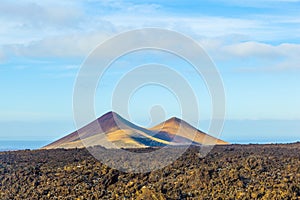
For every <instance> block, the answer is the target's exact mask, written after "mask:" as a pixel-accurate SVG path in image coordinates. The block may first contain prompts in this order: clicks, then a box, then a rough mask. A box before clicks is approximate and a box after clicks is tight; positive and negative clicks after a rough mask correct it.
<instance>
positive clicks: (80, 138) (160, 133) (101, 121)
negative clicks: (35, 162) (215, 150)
mask: <svg viewBox="0 0 300 200" xmlns="http://www.w3.org/2000/svg"><path fill="white" fill-rule="evenodd" d="M190 144H193V145H214V144H217V145H225V144H229V143H228V142H225V141H223V140H220V139H217V138H215V137H213V136H210V135H208V134H206V133H204V132H202V131H200V130H198V129H196V128H195V127H193V126H192V125H190V124H188V123H187V122H185V121H184V120H182V119H179V118H176V117H173V118H171V119H169V120H167V121H165V122H162V123H160V124H158V125H156V126H154V127H152V128H149V129H147V128H143V127H140V126H137V125H135V124H133V123H131V122H130V121H128V120H126V119H124V118H123V117H121V116H120V115H119V114H117V113H115V112H108V113H106V114H104V115H103V116H101V117H99V118H98V119H96V120H95V121H93V122H91V123H89V124H88V125H86V126H84V127H83V128H81V129H79V130H77V131H74V132H73V133H71V134H69V135H67V136H65V137H63V138H61V139H59V140H57V141H55V142H52V143H51V144H48V145H47V146H45V147H43V149H57V148H65V149H69V148H84V147H92V146H97V145H100V146H102V147H105V148H146V147H162V146H166V145H170V146H178V145H190Z"/></svg>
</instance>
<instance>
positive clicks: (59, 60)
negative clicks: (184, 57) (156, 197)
mask: <svg viewBox="0 0 300 200" xmlns="http://www.w3.org/2000/svg"><path fill="white" fill-rule="evenodd" d="M299 10H300V1H298V0H262V1H257V0H252V1H250V0H248V1H237V0H229V1H225V0H211V1H179V0H175V1H174V0H172V1H170V0H167V1H118V0H103V1H97V0H90V1H76V2H75V1H47V0H46V1H42V2H41V1H23V0H21V1H16V2H13V1H5V0H4V1H2V2H1V5H0V23H1V26H0V83H1V84H0V89H1V93H2V95H1V104H0V110H1V112H0V124H1V126H0V140H24V139H28V140H32V139H37V140H54V139H57V138H59V137H61V136H63V135H65V134H67V133H69V132H71V131H73V130H75V126H74V123H73V115H72V114H73V111H72V93H73V86H74V82H75V79H76V75H77V73H78V71H79V68H80V65H81V64H82V62H83V61H84V59H85V58H86V56H87V55H88V54H89V52H91V51H92V50H93V49H94V48H95V47H96V46H97V45H98V44H99V43H101V42H103V41H105V40H106V39H108V38H110V37H112V36H113V35H115V34H118V33H121V32H124V31H127V30H131V29H136V28H144V27H159V28H167V29H170V30H174V31H178V32H181V33H183V34H185V35H187V36H189V37H192V38H193V39H194V40H196V41H197V42H198V43H199V44H200V45H201V46H202V47H203V48H204V49H205V50H206V51H207V53H208V54H209V56H210V57H211V58H212V59H213V61H214V62H215V64H216V66H217V68H218V70H219V72H220V74H221V76H222V78H223V82H224V87H225V91H226V97H227V102H226V108H227V109H226V120H227V123H226V124H225V127H224V131H223V133H222V138H224V139H227V140H230V141H232V142H240V141H250V142H264V141H267V142H272V141H273V142H276V141H283V142H285V141H287V142H288V141H295V140H300V138H299V134H300V126H299V124H300V123H299V122H300V109H299V108H300V89H299V86H300V78H299V77H300V59H299V55H300V14H299ZM150 55H151V54H150ZM160 56H161V55H158V56H150V57H151V59H149V56H148V58H146V57H143V56H141V55H133V56H131V57H130V56H129V57H127V58H124V59H123V60H122V59H120V60H119V61H118V62H116V63H115V64H114V65H112V68H111V71H110V73H111V74H108V76H107V80H106V87H104V88H103V90H101V87H100V86H99V90H98V93H99V94H98V95H97V96H96V102H97V103H96V105H95V107H96V110H97V114H98V115H99V116H100V115H101V114H103V113H104V112H106V111H107V110H109V106H108V103H105V102H107V101H109V94H110V92H111V91H110V90H111V88H112V86H113V85H114V84H115V82H114V81H116V80H117V78H118V77H119V76H121V75H122V69H124V67H126V66H127V67H128V66H129V65H130V66H136V65H138V64H143V63H144V62H149V61H151V62H155V61H156V62H158V61H162V59H161V58H160ZM137 57H138V58H139V59H137V60H136V58H137ZM163 63H165V64H169V65H172V66H174V68H176V69H177V70H179V71H180V72H182V73H185V70H183V69H186V68H187V67H189V66H186V65H185V64H184V63H182V62H180V61H178V60H176V59H175V58H173V57H167V58H164V62H163ZM113 74H116V75H115V76H114V75H113ZM185 77H186V78H187V79H189V80H190V82H191V85H192V86H193V88H194V89H195V90H196V91H197V92H198V94H201V95H200V98H201V101H199V106H200V108H202V110H203V112H204V114H203V119H207V118H209V115H210V109H211V105H210V101H209V95H208V93H207V91H205V85H204V84H203V85H201V86H199V88H197V87H198V86H197V83H198V82H201V79H199V77H195V76H193V75H192V74H190V73H186V74H185ZM202 91H203V92H202ZM105 92H107V95H105ZM155 92H158V93H159V94H163V95H166V96H165V98H160V99H156V100H151V101H150V100H149V99H148V101H145V99H143V98H145V95H142V94H149V93H151V94H152V93H153V94H155ZM163 95H162V96H161V97H163ZM103 96H104V97H103ZM170 98H171V97H170V94H168V93H167V92H165V93H163V92H160V89H157V88H156V89H155V87H149V88H145V89H144V91H142V92H141V93H140V94H138V93H137V95H136V96H133V100H132V103H131V104H130V105H129V108H130V109H131V110H130V114H131V115H132V119H133V121H134V122H136V123H139V124H141V125H146V124H149V113H145V114H144V112H138V110H139V108H141V107H142V106H143V105H144V104H146V106H151V105H153V104H155V103H159V104H166V103H168V102H169V101H171V100H170ZM164 99H165V100H164ZM166 99H167V100H166ZM156 101H157V102H156ZM173 101H174V103H172V104H171V105H174V106H173V107H170V108H168V113H167V116H173V115H178V111H177V110H178V109H177V108H176V102H175V100H174V99H173V100H172V102H173ZM139 102H147V103H144V104H143V103H139ZM191 121H192V120H191ZM270 122H273V123H270ZM203 126H204V127H199V128H201V129H204V130H205V129H206V125H203ZM282 133H284V134H282Z"/></svg>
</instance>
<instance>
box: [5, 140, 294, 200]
mask: <svg viewBox="0 0 300 200" xmlns="http://www.w3.org/2000/svg"><path fill="white" fill-rule="evenodd" d="M299 150H300V143H295V144H288V145H229V146H216V147H215V148H214V149H213V151H211V152H210V153H209V154H208V155H207V156H206V157H204V158H200V157H199V156H197V154H198V149H197V148H196V147H191V148H190V149H188V151H187V152H186V153H185V154H184V155H182V156H181V157H180V158H179V159H178V160H177V161H176V162H174V163H173V164H171V165H169V166H167V167H164V168H163V169H161V170H157V171H153V172H149V173H145V174H135V173H124V172H120V171H118V170H114V169H110V168H109V167H107V166H105V165H103V164H101V163H100V162H99V161H97V160H96V159H95V158H93V157H92V156H91V155H90V154H89V152H88V151H87V150H86V149H71V150H63V149H57V150H35V151H29V150H27V151H15V152H1V153H0V199H1V200H5V199H145V200H147V199H300V151H299Z"/></svg>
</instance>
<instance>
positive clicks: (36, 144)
mask: <svg viewBox="0 0 300 200" xmlns="http://www.w3.org/2000/svg"><path fill="white" fill-rule="evenodd" d="M49 143H50V141H40V140H38V141H30V140H26V141H20V140H4V141H3V140H2V141H0V151H17V150H25V149H30V150H34V149H39V148H41V147H43V146H45V145H47V144H49Z"/></svg>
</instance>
